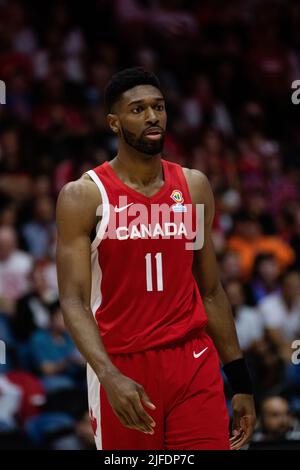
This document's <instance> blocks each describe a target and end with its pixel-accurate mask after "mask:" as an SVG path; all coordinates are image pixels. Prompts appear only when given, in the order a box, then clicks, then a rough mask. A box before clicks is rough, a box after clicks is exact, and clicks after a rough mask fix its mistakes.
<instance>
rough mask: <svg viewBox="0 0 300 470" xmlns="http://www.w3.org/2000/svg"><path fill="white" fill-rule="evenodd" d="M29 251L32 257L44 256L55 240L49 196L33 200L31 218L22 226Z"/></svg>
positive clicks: (51, 203) (52, 210)
mask: <svg viewBox="0 0 300 470" xmlns="http://www.w3.org/2000/svg"><path fill="white" fill-rule="evenodd" d="M22 235H23V238H24V240H25V242H26V245H27V247H28V251H29V253H30V254H31V255H32V256H33V257H34V258H46V257H47V256H49V254H50V253H51V252H52V251H53V250H52V249H51V244H52V243H53V242H54V241H55V222H54V203H53V200H52V199H51V198H50V197H49V196H43V197H40V198H39V199H35V200H34V208H33V218H32V220H31V221H29V222H28V223H26V224H25V225H24V226H23V228H22Z"/></svg>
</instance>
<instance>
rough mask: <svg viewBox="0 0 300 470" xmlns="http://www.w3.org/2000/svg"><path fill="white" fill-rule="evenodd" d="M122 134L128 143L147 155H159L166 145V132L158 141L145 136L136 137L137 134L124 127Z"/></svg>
mask: <svg viewBox="0 0 300 470" xmlns="http://www.w3.org/2000/svg"><path fill="white" fill-rule="evenodd" d="M122 135H123V138H124V140H125V142H126V144H127V145H130V147H132V148H134V149H135V150H137V151H138V152H140V153H144V154H145V155H157V154H158V153H161V152H162V150H163V147H164V134H162V136H161V139H159V140H157V141H152V142H151V141H147V140H146V139H145V138H143V136H141V137H136V135H135V134H133V133H132V132H130V131H128V130H127V129H125V128H124V127H122Z"/></svg>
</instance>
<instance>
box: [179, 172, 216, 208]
mask: <svg viewBox="0 0 300 470" xmlns="http://www.w3.org/2000/svg"><path fill="white" fill-rule="evenodd" d="M182 170H183V173H184V176H185V178H186V181H187V184H188V187H189V190H190V194H191V197H192V200H193V202H194V203H205V202H207V201H208V199H211V198H213V195H212V189H211V185H210V182H209V180H208V178H207V176H206V175H205V174H204V173H202V171H199V170H195V169H191V168H182Z"/></svg>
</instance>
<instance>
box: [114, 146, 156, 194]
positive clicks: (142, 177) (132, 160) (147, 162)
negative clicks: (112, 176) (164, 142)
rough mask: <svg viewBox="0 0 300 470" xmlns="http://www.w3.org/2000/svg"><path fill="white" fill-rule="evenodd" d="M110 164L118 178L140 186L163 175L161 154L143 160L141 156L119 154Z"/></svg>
mask: <svg viewBox="0 0 300 470" xmlns="http://www.w3.org/2000/svg"><path fill="white" fill-rule="evenodd" d="M110 163H111V166H112V167H113V169H114V170H115V171H116V173H117V174H118V175H119V176H120V177H123V178H126V179H127V180H128V181H130V182H132V183H137V184H139V185H141V186H147V185H149V184H151V183H153V182H156V181H157V180H158V179H160V178H162V174H163V173H162V164H161V154H158V155H153V156H151V157H149V158H145V159H144V158H142V156H141V155H135V154H130V155H127V154H126V153H123V152H122V153H120V152H119V153H118V154H117V156H116V157H115V158H114V159H113V160H112V161H111V162H110Z"/></svg>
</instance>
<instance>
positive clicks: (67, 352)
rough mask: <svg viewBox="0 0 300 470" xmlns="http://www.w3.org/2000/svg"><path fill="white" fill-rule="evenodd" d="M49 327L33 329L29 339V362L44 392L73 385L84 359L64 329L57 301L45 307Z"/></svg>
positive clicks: (82, 368)
mask: <svg viewBox="0 0 300 470" xmlns="http://www.w3.org/2000/svg"><path fill="white" fill-rule="evenodd" d="M49 313H50V322H49V328H48V329H45V330H37V331H36V332H34V333H33V335H32V337H31V338H30V342H29V351H30V356H31V358H32V364H33V366H34V367H35V369H36V370H37V371H38V373H39V374H40V377H41V378H42V381H43V383H44V386H45V388H46V391H47V392H54V391H58V390H62V389H69V388H76V377H77V378H78V377H79V378H80V377H81V376H82V374H83V373H84V367H83V366H84V361H83V359H82V357H81V356H80V354H79V353H78V351H77V350H76V348H75V346H74V344H73V342H72V340H71V338H70V336H69V335H68V333H67V332H66V329H65V325H64V321H63V316H62V313H61V310H60V306H59V303H58V302H54V303H53V304H52V305H51V306H50V307H49Z"/></svg>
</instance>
